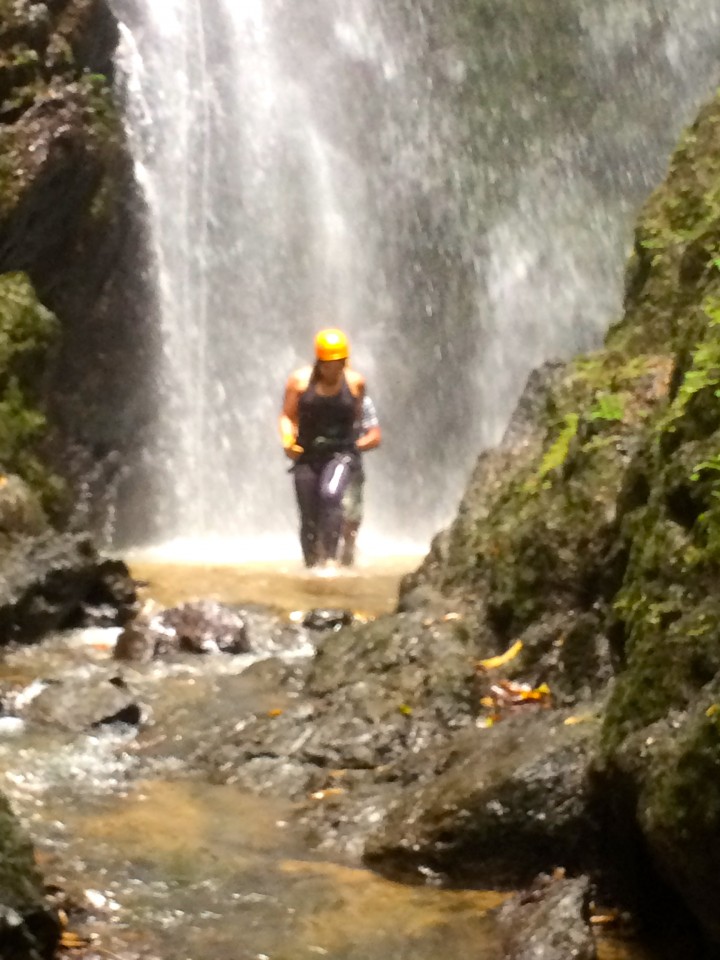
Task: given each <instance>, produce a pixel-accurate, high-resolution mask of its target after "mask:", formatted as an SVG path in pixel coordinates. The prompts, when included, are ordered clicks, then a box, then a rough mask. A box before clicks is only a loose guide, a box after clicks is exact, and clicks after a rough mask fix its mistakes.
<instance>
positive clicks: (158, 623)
mask: <svg viewBox="0 0 720 960" xmlns="http://www.w3.org/2000/svg"><path fill="white" fill-rule="evenodd" d="M249 649H250V644H249V640H248V631H247V627H246V625H245V619H244V617H243V615H242V614H241V613H240V612H239V611H238V610H236V609H233V608H232V607H229V606H227V605H225V604H222V603H217V602H216V601H214V600H197V601H193V602H191V603H184V604H181V605H180V606H178V607H171V608H168V609H166V610H158V609H157V608H156V607H155V606H154V605H152V604H151V605H149V606H148V607H146V608H145V609H144V610H143V611H141V613H140V615H139V616H138V617H137V618H136V619H135V620H134V621H132V622H131V623H129V624H127V625H126V627H125V629H124V630H123V632H122V633H121V634H120V636H119V637H118V642H117V645H116V647H115V657H116V659H118V660H131V661H135V662H141V663H146V662H148V661H149V660H152V659H154V658H155V657H162V656H166V655H168V654H171V653H173V652H179V651H184V652H186V653H200V654H205V653H247V652H248V651H249Z"/></svg>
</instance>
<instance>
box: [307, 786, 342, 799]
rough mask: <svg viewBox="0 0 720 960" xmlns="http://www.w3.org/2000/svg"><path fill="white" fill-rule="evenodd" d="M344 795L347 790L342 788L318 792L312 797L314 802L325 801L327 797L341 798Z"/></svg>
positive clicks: (329, 788)
mask: <svg viewBox="0 0 720 960" xmlns="http://www.w3.org/2000/svg"><path fill="white" fill-rule="evenodd" d="M343 793H345V790H344V789H343V788H342V787H328V788H327V789H326V790H316V791H315V793H311V794H310V796H311V797H312V799H313V800H324V799H325V798H326V797H339V796H340V795H341V794H343Z"/></svg>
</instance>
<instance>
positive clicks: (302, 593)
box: [130, 555, 420, 616]
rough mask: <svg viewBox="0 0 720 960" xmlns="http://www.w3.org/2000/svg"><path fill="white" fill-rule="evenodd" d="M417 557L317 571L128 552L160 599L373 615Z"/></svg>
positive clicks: (386, 605) (388, 606)
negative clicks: (178, 560)
mask: <svg viewBox="0 0 720 960" xmlns="http://www.w3.org/2000/svg"><path fill="white" fill-rule="evenodd" d="M419 562H420V558H419V557H417V556H415V557H408V556H405V557H391V558H386V559H382V560H377V561H373V562H369V563H368V564H367V565H365V566H361V567H357V568H351V569H349V570H346V569H343V568H340V569H339V570H338V571H337V572H336V573H335V574H334V575H333V576H320V575H318V574H317V573H314V572H313V571H309V570H306V569H305V568H304V567H302V566H301V564H299V563H265V562H263V563H254V564H239V565H237V566H234V565H232V564H210V565H207V564H190V563H168V562H160V561H157V560H152V559H148V558H146V557H143V556H142V555H138V556H137V557H130V569H131V571H132V574H133V576H135V577H136V578H137V579H138V580H140V581H142V582H143V583H146V584H147V586H146V587H144V588H143V593H145V594H146V595H148V596H151V597H152V598H153V599H155V600H157V601H158V602H159V603H161V604H163V605H170V604H175V603H182V602H184V601H187V600H193V599H196V598H198V597H212V598H213V599H216V600H222V601H224V602H226V603H236V604H241V603H266V604H270V605H271V606H274V607H277V608H278V609H280V610H283V611H286V612H289V611H292V610H307V609H311V608H313V607H343V608H348V609H351V610H353V611H355V612H357V613H361V614H368V615H374V616H377V615H379V614H382V613H389V612H391V611H392V610H393V609H394V608H395V606H396V604H397V596H398V588H399V585H400V580H401V579H402V577H403V576H404V575H405V574H406V573H409V572H410V571H411V570H413V569H415V568H416V567H417V566H418V564H419Z"/></svg>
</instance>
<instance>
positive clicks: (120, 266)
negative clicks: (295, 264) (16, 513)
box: [0, 0, 145, 472]
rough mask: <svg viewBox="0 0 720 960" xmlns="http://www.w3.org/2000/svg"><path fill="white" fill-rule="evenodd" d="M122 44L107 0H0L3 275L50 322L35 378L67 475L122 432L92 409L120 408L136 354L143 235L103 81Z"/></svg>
mask: <svg viewBox="0 0 720 960" xmlns="http://www.w3.org/2000/svg"><path fill="white" fill-rule="evenodd" d="M117 42H118V30H117V24H116V22H115V20H114V18H113V16H112V14H111V13H110V10H109V8H108V6H107V5H106V4H105V3H104V2H103V0H53V2H48V3H34V2H33V3H31V2H28V0H2V2H0V275H2V274H7V273H23V274H24V275H25V276H26V277H27V278H28V280H29V282H30V284H31V285H32V287H33V288H34V290H35V292H36V294H37V296H38V298H39V300H40V301H41V302H42V304H43V305H44V307H46V308H49V309H50V310H51V311H52V312H54V313H55V315H56V316H57V318H58V320H59V325H58V329H57V331H56V334H57V335H56V336H55V338H54V341H53V342H54V349H53V351H52V352H51V354H50V355H49V361H50V362H49V363H48V364H47V366H46V370H45V373H44V376H43V377H42V378H40V380H38V381H36V386H38V384H39V386H40V389H39V393H40V395H41V399H43V400H44V401H45V405H46V406H47V407H48V408H49V411H50V414H51V420H52V421H53V422H54V424H55V427H56V433H55V436H54V443H53V444H52V445H51V447H48V446H47V444H46V454H47V453H48V452H49V451H51V453H52V459H53V460H54V461H55V462H56V463H57V464H58V465H60V466H61V467H62V468H63V470H69V471H70V472H72V467H73V464H72V463H69V461H70V460H72V458H73V456H75V455H76V454H77V452H78V450H79V451H80V453H81V454H82V456H81V460H83V459H84V461H85V462H84V463H82V464H81V466H82V467H85V466H87V464H88V463H90V462H92V461H95V460H98V459H102V457H103V456H104V455H105V454H106V453H107V451H108V450H109V449H110V448H112V446H113V444H114V441H115V440H116V431H117V430H121V431H122V435H123V436H124V437H125V438H127V437H128V436H129V435H131V433H132V426H130V427H129V426H128V424H126V423H120V422H119V421H120V420H121V418H120V417H108V416H107V415H105V416H103V417H99V416H98V415H97V412H96V411H97V408H98V406H99V405H100V404H101V405H102V410H103V411H105V413H106V412H107V411H108V410H111V409H118V403H116V402H115V401H116V400H117V398H118V397H119V396H121V395H122V396H127V395H128V394H130V393H132V384H133V383H134V382H135V381H137V382H138V383H139V382H140V377H141V373H140V371H141V370H142V369H143V358H144V356H145V350H144V347H143V345H142V344H141V343H140V338H141V334H140V333H139V332H138V331H141V330H142V329H143V324H142V323H140V322H139V318H140V316H141V314H142V311H143V306H144V297H143V283H142V268H141V258H142V256H143V242H142V237H141V227H140V226H139V222H140V221H139V217H137V216H136V215H135V207H136V205H137V201H136V198H135V193H134V186H133V178H132V167H131V162H130V159H129V155H128V152H127V151H126V149H125V144H124V140H123V134H122V129H121V125H120V121H119V117H118V113H117V107H116V104H115V103H114V101H113V98H112V96H111V93H110V86H109V85H110V83H111V81H112V72H113V65H112V56H113V53H114V50H115V48H116V46H117ZM129 385H130V386H129ZM8 456H9V454H8V453H7V451H4V450H0V460H2V459H3V458H5V459H7V458H8ZM10 461H11V462H10V463H9V464H6V465H9V466H10V467H11V468H15V467H16V466H17V464H15V463H14V462H13V461H12V458H11V457H10Z"/></svg>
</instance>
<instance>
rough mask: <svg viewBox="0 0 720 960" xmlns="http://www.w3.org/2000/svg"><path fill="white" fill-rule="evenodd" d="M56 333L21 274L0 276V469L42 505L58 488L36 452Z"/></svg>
mask: <svg viewBox="0 0 720 960" xmlns="http://www.w3.org/2000/svg"><path fill="white" fill-rule="evenodd" d="M57 334H58V323H57V320H56V318H55V316H54V315H53V314H52V313H51V312H50V311H49V310H47V309H46V308H45V307H44V306H43V305H42V304H41V303H40V302H39V301H38V300H37V297H36V296H35V292H34V290H33V287H32V284H31V283H30V281H29V280H28V278H27V277H26V276H25V274H22V273H10V274H3V275H0V464H2V468H3V469H4V470H5V471H8V472H12V473H17V474H19V475H20V476H21V477H22V478H23V479H24V480H26V481H27V482H28V483H29V484H30V485H31V486H32V487H33V489H35V490H36V492H38V493H39V494H40V496H41V499H42V500H43V502H44V503H45V505H46V506H50V505H52V503H54V502H55V501H56V499H57V497H58V496H59V494H60V492H61V489H62V485H61V484H60V482H59V480H58V479H57V478H55V477H53V475H52V474H51V473H50V472H49V471H48V470H47V469H46V468H45V467H44V466H43V464H42V460H41V458H40V456H39V453H38V451H39V448H40V446H41V443H42V441H43V439H44V437H45V435H46V430H47V424H46V421H45V417H44V415H43V414H42V412H41V410H40V409H39V404H40V399H41V398H40V391H41V385H42V379H43V373H44V370H45V364H46V361H47V356H48V351H49V350H50V348H51V346H52V344H53V342H54V341H55V338H56V336H57Z"/></svg>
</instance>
